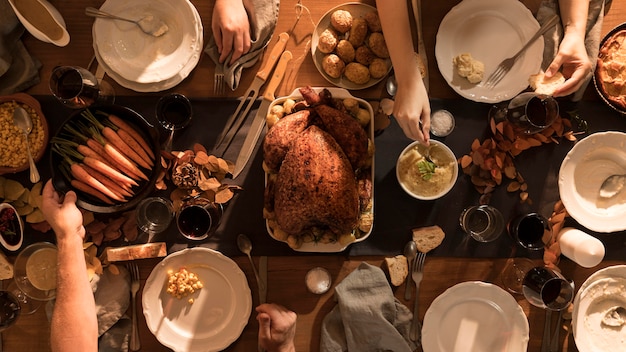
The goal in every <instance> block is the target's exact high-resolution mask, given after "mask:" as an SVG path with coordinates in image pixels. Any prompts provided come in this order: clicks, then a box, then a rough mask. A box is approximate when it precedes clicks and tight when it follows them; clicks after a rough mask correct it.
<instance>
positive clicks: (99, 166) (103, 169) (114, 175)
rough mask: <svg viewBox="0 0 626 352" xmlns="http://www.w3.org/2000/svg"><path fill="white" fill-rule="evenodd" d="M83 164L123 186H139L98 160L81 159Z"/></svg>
mask: <svg viewBox="0 0 626 352" xmlns="http://www.w3.org/2000/svg"><path fill="white" fill-rule="evenodd" d="M83 163H84V164H85V165H89V166H91V167H92V168H93V169H96V170H98V171H99V172H100V173H101V174H103V175H106V176H108V177H109V178H110V179H112V180H115V181H118V182H122V183H124V184H128V185H132V186H139V184H138V183H137V182H136V181H135V180H133V179H132V178H130V177H128V176H126V175H124V174H123V173H121V172H120V171H118V170H115V169H114V168H112V167H111V166H109V165H107V164H105V163H103V162H102V161H100V160H98V159H94V158H91V157H85V158H84V159H83Z"/></svg>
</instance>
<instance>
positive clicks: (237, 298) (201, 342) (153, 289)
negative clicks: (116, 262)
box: [142, 247, 252, 352]
mask: <svg viewBox="0 0 626 352" xmlns="http://www.w3.org/2000/svg"><path fill="white" fill-rule="evenodd" d="M181 267H185V268H187V269H188V270H189V271H191V272H193V273H195V274H197V275H198V278H199V279H200V281H201V282H202V283H203V285H204V287H203V288H202V289H200V290H198V291H196V292H194V293H193V294H192V295H190V296H187V298H182V299H177V298H175V297H173V296H171V295H170V294H169V293H167V292H166V284H167V280H168V274H167V271H168V270H173V271H178V270H179V269H180V268H181ZM189 297H191V298H194V302H193V303H192V304H190V303H189V302H188V298H189ZM142 304H143V313H144V315H145V317H146V323H147V324H148V328H149V329H150V331H151V332H152V333H153V334H154V336H156V338H157V339H158V340H159V342H161V343H162V344H163V345H165V346H167V347H169V348H172V349H174V350H175V351H186V352H187V351H188V352H192V351H221V350H223V349H225V348H226V347H228V346H229V345H230V344H231V343H232V342H233V341H235V340H236V339H237V338H239V336H240V335H241V332H242V331H243V329H244V327H245V326H246V324H248V319H249V318H250V313H251V311H252V295H251V294H250V287H249V286H248V281H247V279H246V276H245V274H244V273H243V271H241V269H240V268H239V267H238V266H237V264H236V263H235V262H234V261H232V260H231V259H230V258H228V257H226V256H224V255H223V254H221V253H220V252H217V251H214V250H212V249H209V248H203V247H195V248H190V249H189V248H188V249H183V250H181V251H179V252H175V253H173V254H170V255H168V256H167V257H165V258H164V259H163V260H162V261H161V263H159V264H158V265H157V266H155V267H154V269H153V270H152V272H151V273H150V276H149V277H148V280H146V285H145V287H144V289H143V294H142Z"/></svg>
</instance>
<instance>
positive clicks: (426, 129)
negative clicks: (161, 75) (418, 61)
mask: <svg viewBox="0 0 626 352" xmlns="http://www.w3.org/2000/svg"><path fill="white" fill-rule="evenodd" d="M417 76H418V77H417V78H413V79H408V80H406V83H405V84H403V83H400V82H398V90H397V93H396V96H395V99H394V100H395V102H394V105H393V116H394V117H395V119H396V121H398V124H399V125H400V127H401V128H402V131H404V134H405V135H406V136H407V137H408V138H411V139H413V140H417V141H419V142H421V143H422V144H424V145H428V144H429V143H430V142H429V141H430V134H429V133H430V103H429V101H428V93H427V92H426V87H425V86H424V81H423V80H422V77H421V75H419V74H418V75H417ZM420 124H421V127H420Z"/></svg>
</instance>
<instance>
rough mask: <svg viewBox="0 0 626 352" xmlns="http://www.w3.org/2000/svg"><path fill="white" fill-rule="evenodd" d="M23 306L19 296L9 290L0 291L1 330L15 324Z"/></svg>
mask: <svg viewBox="0 0 626 352" xmlns="http://www.w3.org/2000/svg"><path fill="white" fill-rule="evenodd" d="M20 312H21V306H20V302H19V301H18V299H17V297H15V295H13V294H12V293H11V292H9V291H4V290H1V291H0V332H2V331H4V330H6V329H8V328H9V327H10V326H11V325H13V324H15V322H16V321H17V318H18V317H19V316H20Z"/></svg>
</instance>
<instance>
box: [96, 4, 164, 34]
mask: <svg viewBox="0 0 626 352" xmlns="http://www.w3.org/2000/svg"><path fill="white" fill-rule="evenodd" d="M85 15H87V16H91V17H98V18H108V19H114V20H120V21H126V22H131V23H134V24H136V25H137V26H139V28H141V30H142V31H143V32H144V33H146V34H150V35H151V36H154V37H160V36H162V35H163V34H165V33H166V32H167V31H168V30H169V28H168V27H167V24H165V22H163V21H161V20H160V19H158V18H156V17H154V16H152V15H147V16H145V17H143V18H141V19H139V20H131V19H129V18H124V17H119V16H116V15H113V14H110V13H108V12H104V11H101V10H98V9H97V8H95V7H87V8H86V9H85Z"/></svg>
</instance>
